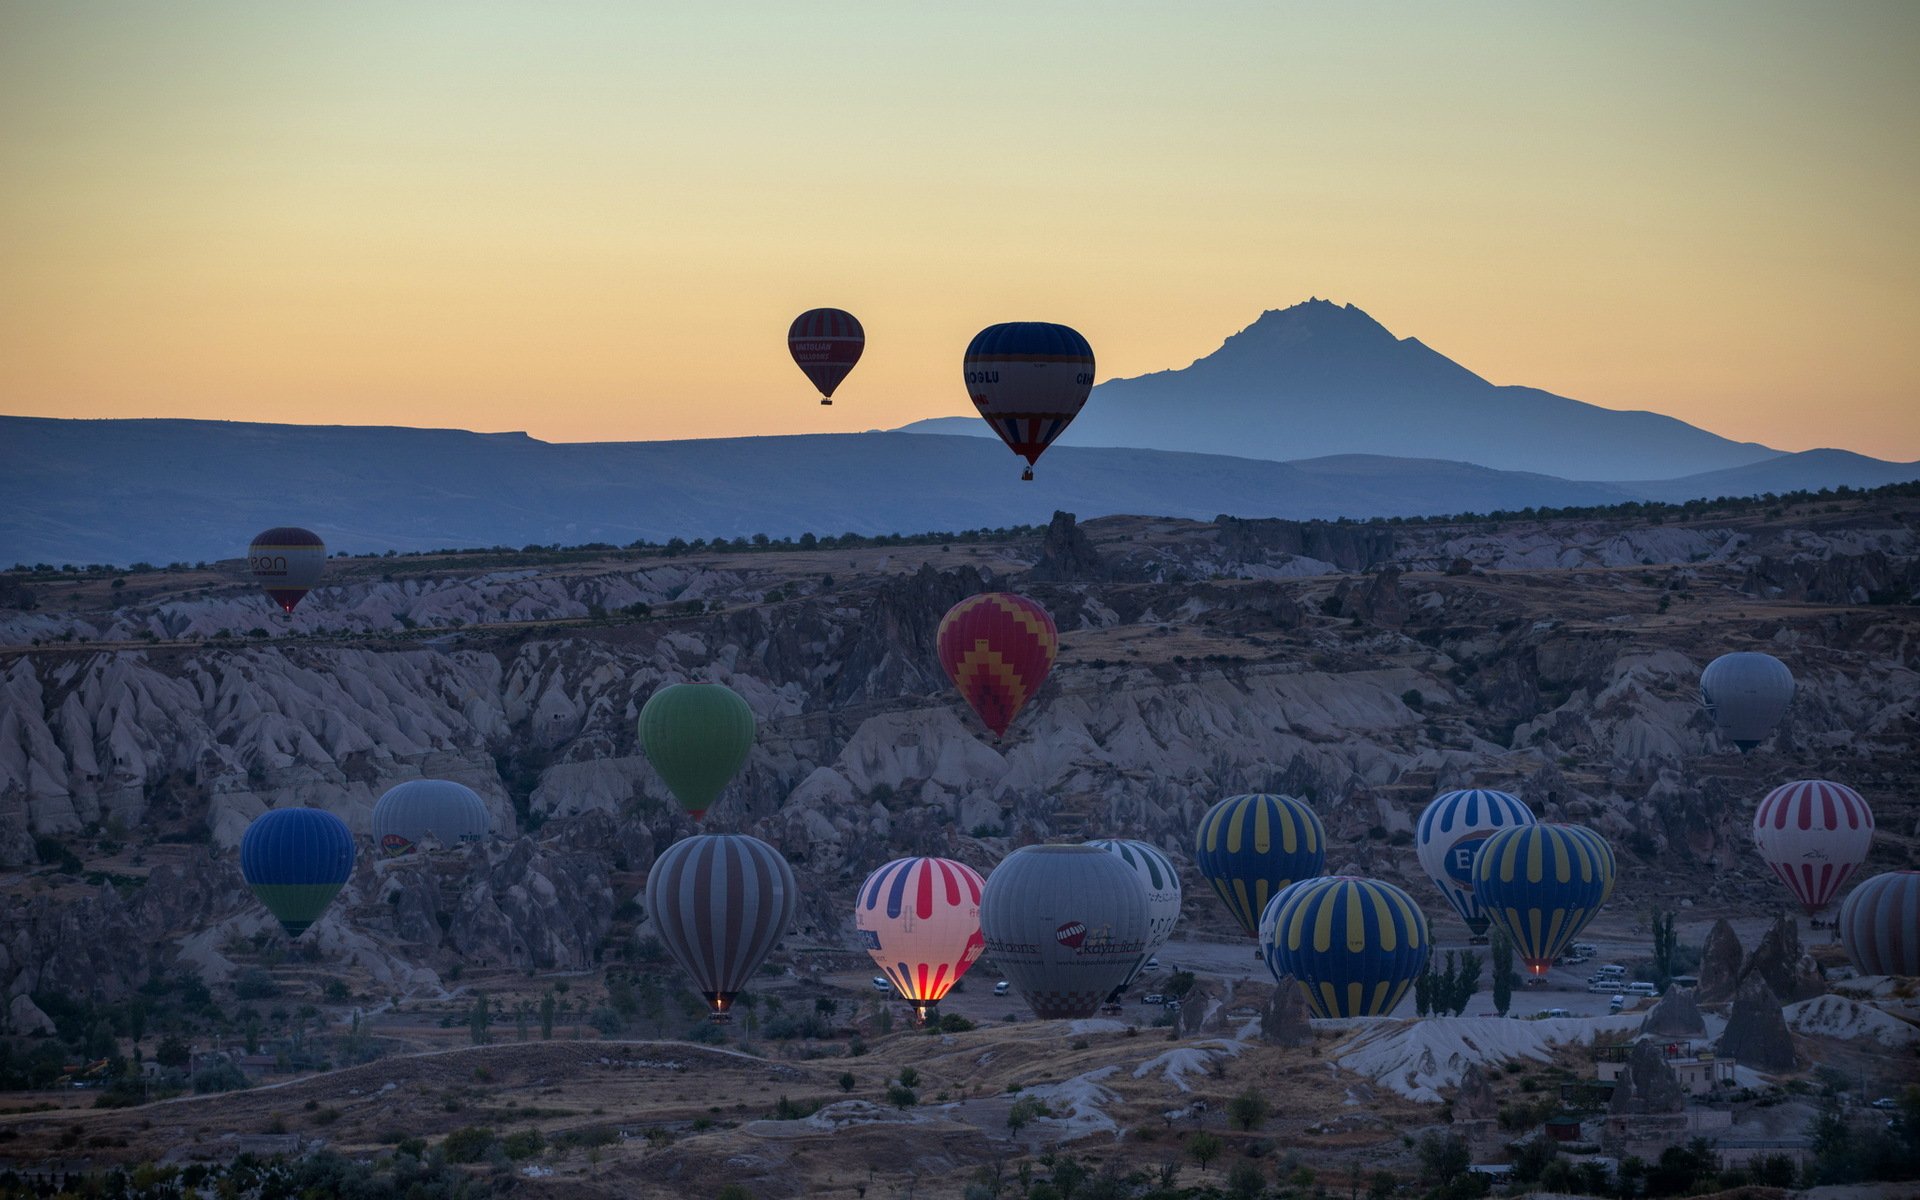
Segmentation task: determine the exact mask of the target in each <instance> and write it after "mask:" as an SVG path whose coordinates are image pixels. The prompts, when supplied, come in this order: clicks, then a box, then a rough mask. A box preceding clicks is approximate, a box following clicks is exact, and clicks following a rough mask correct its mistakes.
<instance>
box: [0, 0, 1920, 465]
mask: <svg viewBox="0 0 1920 1200" xmlns="http://www.w3.org/2000/svg"><path fill="white" fill-rule="evenodd" d="M1916 64H1920V4H1913V3H1905V2H1898V3H1886V4H1869V3H1831V2H1820V3H1806V4H1790V5H1784V4H1769V3H1750V2H1739V3H1712V4H1708V3H1685V4H1678V5H1676V4H1673V3H1670V2H1668V0H1663V2H1660V3H1607V4H1585V5H1572V4H1552V5H1541V4H1535V3H1514V4H1486V3H1466V4H1423V5H1405V6H1403V5H1384V4H1383V5H1370V4H1369V5H1355V6H1348V5H1335V4H1316V5H1311V6H1309V5H1288V4H1271V3H1245V4H1228V3H1209V4H1204V5H1184V4H1169V3H1166V2H1165V0H1154V2H1151V3H1136V4H1126V3H1102V4H1036V3H1033V2H1032V0H1023V2H1019V3H1008V4H982V3H969V4H964V5H933V4H917V3H907V4H881V3H875V4H861V5H853V4H845V5H831V4H814V3H791V2H785V3H765V4H748V3H740V4H707V3H697V4H673V5H668V4H650V3H632V2H629V0H620V2H606V3H587V2H578V0H576V2H570V3H569V2H554V3H531V2H529V3H520V4H487V3H457V4H456V3H425V2H411V3H394V2H392V0H379V2H377V3H341V2H329V3H324V4H293V3H265V2H261V0H249V2H246V3H151V2H146V0H142V2H126V3H85V2H76V0H61V2H58V3H55V2H52V0H35V2H23V0H0V411H4V412H8V413H15V414H37V415H52V416H75V417H82V416H84V417H135V416H166V417H210V418H231V419H238V420H251V421H286V422H296V423H306V424H397V425H418V426H451V427H461V428H469V429H481V430H508V429H524V430H527V431H529V432H531V433H532V434H534V435H535V436H536V437H542V438H546V439H549V440H556V441H589V440H596V441H597V440H625V439H654V438H678V437H698V436H731V435H746V434H757V433H794V432H813V431H838V430H856V429H868V428H885V427H892V426H896V425H899V424H902V423H904V422H906V421H910V420H913V419H916V418H919V417H925V416H936V415H941V414H947V413H960V412H965V411H967V410H968V405H967V402H966V397H965V394H964V391H963V389H962V387H961V385H960V355H961V351H962V349H963V348H964V347H965V345H966V343H967V340H968V339H969V338H970V337H971V336H972V335H973V333H974V332H976V331H977V330H978V329H980V328H981V327H982V326H984V325H987V324H991V323H993V322H996V321H1004V320H1053V321H1061V322H1065V323H1067V324H1070V325H1073V326H1075V327H1076V328H1078V329H1079V330H1080V331H1081V332H1083V333H1084V334H1086V335H1087V337H1088V339H1089V340H1090V341H1091V342H1092V344H1093V346H1094V349H1095V352H1096V354H1097V356H1098V359H1099V364H1100V377H1101V378H1103V379H1104V378H1112V377H1116V376H1126V375H1136V374H1141V373H1143V372H1147V371H1153V370H1160V369H1164V368H1167V367H1177V366H1184V365H1186V364H1187V363H1188V362H1191V361H1192V360H1193V359H1195V358H1196V357H1199V356H1201V355H1204V354H1206V353H1208V352H1210V351H1212V350H1213V349H1214V348H1216V347H1217V346H1218V345H1219V344H1220V342H1221V340H1222V339H1223V338H1225V337H1226V336H1227V335H1228V334H1230V333H1232V332H1234V331H1235V330H1237V329H1239V328H1241V327H1243V326H1245V325H1247V324H1248V323H1250V322H1251V321H1252V320H1253V319H1254V318H1255V317H1257V316H1258V315H1259V313H1260V312H1261V311H1262V310H1263V309H1268V308H1279V307H1284V306H1286V305H1289V304H1293V303H1296V302H1298V301H1300V300H1304V299H1306V298H1307V297H1308V296H1309V295H1318V296H1321V297H1326V298H1332V299H1335V300H1338V301H1342V302H1352V303H1354V304H1357V305H1359V306H1360V307H1362V308H1364V309H1366V310H1367V311H1368V312H1370V313H1371V314H1373V316H1375V317H1376V318H1378V319H1379V320H1380V321H1381V322H1382V323H1384V324H1385V325H1386V326H1387V327H1388V328H1390V329H1392V330H1393V331H1394V332H1396V333H1398V334H1400V335H1402V336H1409V335H1411V336H1417V337H1419V338H1420V339H1421V340H1422V341H1424V342H1426V343H1427V344H1428V345H1430V346H1432V347H1434V348H1435V349H1437V350H1439V351H1440V352H1442V353H1444V354H1447V355H1448V356H1450V357H1452V358H1454V359H1456V360H1457V361H1459V362H1460V363H1462V364H1463V365H1465V366H1466V367H1468V368H1470V369H1472V370H1474V371H1476V372H1478V373H1479V374H1481V375H1484V376H1486V377H1487V378H1489V379H1491V380H1493V381H1494V382H1496V383H1521V384H1528V385H1532V386H1536V387H1543V388H1546V389H1548V390H1551V391H1555V392H1559V393H1561V394H1563V395H1568V396H1573V397H1575V398H1577V399H1581V400H1585V401H1588V402H1591V403H1594V404H1600V405H1605V406H1607V407H1611V408H1648V409H1654V410H1657V411H1660V412H1664V413H1669V414H1672V415H1674V416H1677V417H1680V418H1682V419H1684V420H1688V421H1692V422H1694V423H1696V424H1699V425H1702V426H1705V427H1706V428H1708V429H1711V430H1714V431H1716V432H1719V433H1723V434H1726V435H1729V436H1733V437H1738V438H1741V439H1751V440H1756V441H1762V442H1766V443H1768V444H1769V445H1773V446H1777V447H1780V448H1782V449H1790V450H1797V449H1805V448H1809V447H1814V446H1843V447H1847V448H1849V449H1854V450H1860V451H1863V452H1866V453H1870V454H1875V455H1879V456H1881V457H1886V458H1897V459H1902V460H1909V459H1920V353H1916V351H1915V346H1916V345H1920V336H1916V332H1915V330H1916V328H1917V327H1920V202H1917V200H1920V67H1917V65H1916ZM819 305H835V306H839V307H844V308H847V309H849V310H851V311H853V312H854V313H855V314H857V315H858V316H859V317H860V319H861V321H862V322H863V323H864V324H865V326H866V330H867V337H868V348H867V354H866V358H865V359H864V360H863V361H862V363H861V364H860V366H859V367H858V369H856V370H855V372H854V373H853V375H852V376H851V377H850V378H849V379H848V381H847V382H846V384H844V385H843V386H842V388H841V390H840V393H839V397H840V402H839V403H837V404H836V405H835V406H834V407H833V408H831V409H826V408H821V407H820V406H819V405H817V404H816V403H815V402H814V396H813V393H812V392H811V390H810V388H809V387H808V385H807V382H806V380H805V379H804V377H803V376H802V375H801V374H800V372H799V371H798V370H797V369H796V368H795V367H794V366H793V364H792V362H791V361H790V360H789V359H788V358H787V353H786V346H785V333H786V327H787V323H788V322H789V321H790V320H791V319H792V317H793V316H794V315H795V314H796V313H798V312H800V311H801V310H803V309H806V308H810V307H815V306H819Z"/></svg>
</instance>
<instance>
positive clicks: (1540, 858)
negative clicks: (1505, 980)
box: [1473, 822, 1614, 975]
mask: <svg viewBox="0 0 1920 1200" xmlns="http://www.w3.org/2000/svg"><path fill="white" fill-rule="evenodd" d="M1613 877H1614V859H1613V848H1612V847H1611V846H1609V845H1607V842H1606V839H1605V838H1603V837H1601V836H1600V835H1599V834H1597V833H1595V832H1593V831H1592V830H1590V829H1586V828H1584V827H1582V826H1579V825H1556V824H1550V823H1547V822H1539V823H1536V824H1532V825H1520V826H1516V827H1515V828H1512V829H1503V830H1501V831H1500V832H1498V833H1496V834H1493V835H1492V836H1490V837H1488V838H1487V840H1486V842H1485V843H1484V844H1482V845H1481V847H1480V852H1479V853H1478V854H1476V855H1475V856H1474V864H1473V889H1474V897H1475V899H1477V900H1478V901H1479V902H1480V907H1481V909H1482V911H1484V912H1485V913H1486V914H1487V917H1488V919H1489V920H1490V921H1491V923H1492V924H1493V926H1494V927H1495V928H1497V929H1499V930H1500V931H1501V932H1502V933H1504V934H1506V935H1507V937H1508V938H1509V939H1511V940H1512V942H1513V948H1514V953H1516V954H1517V955H1519V956H1520V959H1521V961H1523V962H1525V963H1526V964H1527V969H1528V970H1529V971H1531V972H1532V973H1533V974H1535V975H1544V974H1546V973H1547V968H1548V967H1549V966H1550V965H1552V963H1553V960H1554V958H1555V957H1557V956H1558V955H1559V954H1560V952H1561V951H1562V950H1564V949H1566V947H1567V945H1568V943H1570V942H1572V941H1573V939H1574V937H1575V936H1577V935H1578V934H1579V932H1580V931H1581V930H1582V929H1585V928H1586V926H1587V923H1588V922H1589V921H1591V920H1593V918H1594V917H1595V915H1597V914H1598V913H1599V911H1600V906H1601V905H1603V904H1605V903H1606V902H1607V897H1609V896H1611V895H1612V894H1613Z"/></svg>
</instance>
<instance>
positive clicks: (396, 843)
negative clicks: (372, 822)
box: [380, 833, 413, 854]
mask: <svg viewBox="0 0 1920 1200" xmlns="http://www.w3.org/2000/svg"><path fill="white" fill-rule="evenodd" d="M380 848H381V849H382V850H385V851H386V852H387V853H388V854H404V853H406V852H407V851H409V850H411V849H413V843H412V842H411V841H409V840H408V839H406V838H404V837H401V836H400V835H399V834H397V833H389V834H387V835H386V836H385V837H383V838H381V839H380Z"/></svg>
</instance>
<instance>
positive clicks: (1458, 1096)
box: [1453, 1062, 1500, 1121]
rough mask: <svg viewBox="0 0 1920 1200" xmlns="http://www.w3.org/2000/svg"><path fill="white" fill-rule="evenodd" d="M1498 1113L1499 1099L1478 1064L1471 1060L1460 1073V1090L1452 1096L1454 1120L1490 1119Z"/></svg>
mask: <svg viewBox="0 0 1920 1200" xmlns="http://www.w3.org/2000/svg"><path fill="white" fill-rule="evenodd" d="M1499 1115H1500V1099H1499V1097H1497V1096H1495V1095H1494V1094H1493V1084H1492V1082H1491V1081H1490V1080H1488V1078H1487V1073H1486V1072H1485V1071H1483V1070H1481V1069H1480V1064H1479V1063H1477V1062H1471V1063H1468V1064H1467V1069H1466V1070H1464V1071H1462V1072H1461V1073H1460V1090H1459V1091H1457V1092H1455V1093H1454V1097H1453V1119H1454V1120H1455V1121H1490V1120H1493V1119H1494V1118H1495V1117H1498V1116H1499Z"/></svg>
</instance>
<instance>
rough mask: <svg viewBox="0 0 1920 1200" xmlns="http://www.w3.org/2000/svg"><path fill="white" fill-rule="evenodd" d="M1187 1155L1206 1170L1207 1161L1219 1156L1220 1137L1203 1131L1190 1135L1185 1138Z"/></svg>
mask: <svg viewBox="0 0 1920 1200" xmlns="http://www.w3.org/2000/svg"><path fill="white" fill-rule="evenodd" d="M1187 1157H1188V1158H1191V1159H1192V1160H1193V1161H1194V1162H1197V1163H1199V1164H1200V1169H1201V1170H1202V1171H1204V1170H1206V1169H1207V1164H1208V1163H1210V1162H1212V1161H1213V1160H1214V1159H1216V1158H1219V1157H1220V1139H1219V1138H1217V1137H1215V1136H1213V1135H1212V1134H1210V1133H1204V1132H1202V1133H1196V1134H1194V1135H1192V1136H1191V1137H1189V1138H1188V1139H1187Z"/></svg>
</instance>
